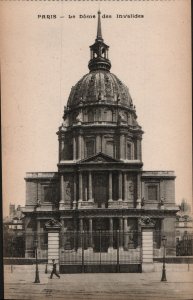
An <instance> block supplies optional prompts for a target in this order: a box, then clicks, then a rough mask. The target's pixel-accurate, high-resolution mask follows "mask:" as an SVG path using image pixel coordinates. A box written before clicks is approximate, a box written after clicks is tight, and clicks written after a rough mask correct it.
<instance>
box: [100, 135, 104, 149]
mask: <svg viewBox="0 0 193 300" xmlns="http://www.w3.org/2000/svg"><path fill="white" fill-rule="evenodd" d="M100 151H101V152H104V153H105V137H104V135H101V150H100Z"/></svg>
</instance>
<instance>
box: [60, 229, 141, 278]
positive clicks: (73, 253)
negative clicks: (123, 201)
mask: <svg viewBox="0 0 193 300" xmlns="http://www.w3.org/2000/svg"><path fill="white" fill-rule="evenodd" d="M59 263H60V272H61V273H80V272H84V273H92V272H94V273H96V272H108V273H109V272H141V232H138V231H131V232H126V233H124V232H122V231H112V232H110V231H101V230H99V231H93V232H91V233H89V232H87V231H85V232H79V231H73V232H72V231H71V232H65V233H60V261H59Z"/></svg>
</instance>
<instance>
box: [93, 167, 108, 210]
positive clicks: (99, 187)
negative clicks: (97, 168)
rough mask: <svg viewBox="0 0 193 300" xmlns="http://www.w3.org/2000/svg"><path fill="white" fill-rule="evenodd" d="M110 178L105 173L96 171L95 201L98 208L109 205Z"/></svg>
mask: <svg viewBox="0 0 193 300" xmlns="http://www.w3.org/2000/svg"><path fill="white" fill-rule="evenodd" d="M107 190H108V178H107V174H105V173H96V174H95V175H94V202H95V203H97V206H98V208H105V207H107V203H108V192H107Z"/></svg>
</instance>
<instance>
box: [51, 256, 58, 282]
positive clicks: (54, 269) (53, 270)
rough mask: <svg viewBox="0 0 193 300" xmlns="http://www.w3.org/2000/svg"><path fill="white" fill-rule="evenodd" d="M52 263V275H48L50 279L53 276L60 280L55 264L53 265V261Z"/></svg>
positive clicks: (53, 260)
mask: <svg viewBox="0 0 193 300" xmlns="http://www.w3.org/2000/svg"><path fill="white" fill-rule="evenodd" d="M52 263H53V269H52V273H51V275H50V279H52V276H53V275H54V274H55V275H56V276H57V277H58V278H60V275H59V274H58V273H57V272H56V263H55V259H52Z"/></svg>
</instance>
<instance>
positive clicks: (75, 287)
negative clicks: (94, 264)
mask: <svg viewBox="0 0 193 300" xmlns="http://www.w3.org/2000/svg"><path fill="white" fill-rule="evenodd" d="M168 269H169V271H167V282H161V281H160V279H161V272H160V270H161V269H160V266H159V268H157V270H156V272H152V273H95V274H93V273H92V274H89V273H87V274H61V275H60V276H61V278H60V279H58V278H57V277H55V276H54V277H53V279H49V275H50V274H45V265H40V266H39V277H40V283H39V284H35V283H33V282H34V279H35V265H28V266H27V265H25V266H19V265H14V266H13V272H11V266H5V276H4V277H5V278H4V280H5V299H47V298H48V299H65V300H67V299H73V300H76V299H77V300H78V299H92V300H93V299H102V300H103V299H105V300H110V299H111V300H117V299H119V300H123V299H130V300H132V299H135V300H139V299H187V300H190V299H193V269H192V265H191V267H190V269H189V271H187V268H186V267H185V268H182V270H181V271H180V268H179V270H178V271H172V270H171V268H168Z"/></svg>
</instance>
